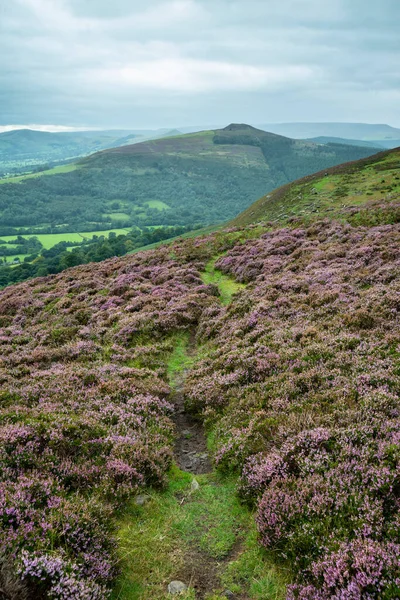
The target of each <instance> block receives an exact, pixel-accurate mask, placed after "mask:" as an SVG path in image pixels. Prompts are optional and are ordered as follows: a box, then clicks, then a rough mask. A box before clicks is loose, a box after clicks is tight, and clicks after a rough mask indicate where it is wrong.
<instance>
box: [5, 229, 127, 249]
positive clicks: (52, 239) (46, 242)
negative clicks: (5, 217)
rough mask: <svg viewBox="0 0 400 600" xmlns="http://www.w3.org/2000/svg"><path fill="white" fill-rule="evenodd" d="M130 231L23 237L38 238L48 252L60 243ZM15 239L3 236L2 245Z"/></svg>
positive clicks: (115, 230)
mask: <svg viewBox="0 0 400 600" xmlns="http://www.w3.org/2000/svg"><path fill="white" fill-rule="evenodd" d="M128 231H129V230H128V229H107V230H104V231H85V232H82V233H38V234H37V235H36V236H33V235H31V234H28V235H25V236H22V237H24V238H25V239H28V238H30V237H37V238H38V240H39V241H40V242H41V243H42V244H43V247H44V248H45V249H46V250H48V249H49V248H52V247H53V246H55V245H56V244H59V243H60V242H82V241H83V240H85V239H86V240H88V239H91V238H92V237H93V236H94V235H97V236H98V237H99V236H101V235H104V236H108V234H109V233H111V232H114V233H116V234H117V235H118V234H122V235H126V234H127V233H128ZM15 238H16V235H3V236H2V237H1V239H0V244H1V241H2V240H4V241H5V242H6V241H10V240H15Z"/></svg>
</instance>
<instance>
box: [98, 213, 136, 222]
mask: <svg viewBox="0 0 400 600" xmlns="http://www.w3.org/2000/svg"><path fill="white" fill-rule="evenodd" d="M104 216H105V218H106V219H111V220H112V221H127V220H128V219H130V218H131V217H130V215H128V213H124V212H115V213H110V214H107V215H104Z"/></svg>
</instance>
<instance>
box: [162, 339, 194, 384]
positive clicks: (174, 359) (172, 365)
mask: <svg viewBox="0 0 400 600" xmlns="http://www.w3.org/2000/svg"><path fill="white" fill-rule="evenodd" d="M188 347H189V333H188V332H183V333H180V334H178V335H177V336H176V340H175V343H174V349H173V352H172V354H171V356H170V358H169V360H168V363H167V376H168V381H169V382H170V385H171V387H174V386H175V385H176V380H177V377H178V376H179V374H181V373H182V372H183V371H185V370H186V369H189V368H190V367H191V366H192V365H193V363H194V357H192V356H190V355H189V354H188Z"/></svg>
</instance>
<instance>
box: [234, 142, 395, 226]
mask: <svg viewBox="0 0 400 600" xmlns="http://www.w3.org/2000/svg"><path fill="white" fill-rule="evenodd" d="M399 167H400V151H399V150H398V149H395V150H392V151H388V152H387V153H386V155H384V156H381V157H380V158H378V159H373V158H371V159H362V160H360V161H358V163H349V164H348V165H347V164H345V165H339V166H338V167H332V168H330V169H327V170H326V171H325V172H324V173H323V174H322V173H318V174H315V175H310V176H307V177H305V178H303V179H300V180H298V181H297V182H294V183H292V184H288V185H286V186H283V187H281V188H278V189H277V190H275V191H274V192H271V193H270V194H268V195H267V196H264V197H263V198H260V200H258V201H257V202H255V203H254V204H252V205H251V206H250V207H249V208H248V209H246V210H245V211H244V212H243V213H241V214H240V215H239V216H238V217H236V218H235V219H234V220H233V221H232V222H231V224H232V225H239V226H242V225H247V224H249V223H255V222H258V221H273V222H274V223H280V224H282V225H284V224H285V223H287V222H288V221H289V219H291V218H292V217H301V218H302V219H308V220H310V219H311V220H312V219H315V218H320V217H325V216H328V215H329V217H330V218H341V217H343V208H346V207H350V206H352V207H359V206H362V205H363V204H365V203H367V202H369V201H370V200H385V199H387V200H390V199H391V198H393V197H394V196H397V195H399V194H400V179H399Z"/></svg>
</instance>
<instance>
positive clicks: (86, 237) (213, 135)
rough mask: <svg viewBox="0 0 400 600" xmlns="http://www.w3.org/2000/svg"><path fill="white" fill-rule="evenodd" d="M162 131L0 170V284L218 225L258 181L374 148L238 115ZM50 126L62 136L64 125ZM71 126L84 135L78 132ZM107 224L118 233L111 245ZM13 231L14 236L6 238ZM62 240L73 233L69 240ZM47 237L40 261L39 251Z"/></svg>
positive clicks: (267, 186) (242, 204)
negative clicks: (279, 129) (260, 125)
mask: <svg viewBox="0 0 400 600" xmlns="http://www.w3.org/2000/svg"><path fill="white" fill-rule="evenodd" d="M17 133H18V132H10V136H11V137H13V138H15V137H17ZM22 133H24V135H25V138H26V136H28V138H29V139H30V138H32V139H30V142H31V144H33V140H34V139H35V137H36V134H38V135H39V134H40V135H39V137H41V134H42V132H30V133H29V132H28V133H27V132H22ZM92 133H93V132H92ZM169 133H178V135H173V136H172V137H171V136H169V135H168V132H165V134H164V137H161V138H159V139H153V140H148V141H146V142H143V141H142V142H138V140H140V139H141V138H140V136H138V137H137V139H136V138H135V139H136V141H137V143H134V144H130V143H129V142H130V141H132V138H131V137H129V136H126V137H124V138H121V140H123V142H124V143H123V144H122V142H121V145H120V146H118V147H114V148H111V149H106V150H104V151H101V152H97V153H94V154H92V155H91V156H89V157H87V158H83V159H81V160H79V161H78V162H74V163H70V164H67V165H62V166H56V167H53V168H51V169H45V170H43V171H37V172H34V173H29V174H27V175H16V176H11V177H7V178H3V179H1V180H0V184H2V185H0V257H1V256H2V257H3V265H2V266H0V286H4V285H7V284H9V283H16V282H18V281H23V280H25V279H27V278H29V277H33V276H36V275H41V276H43V275H46V274H54V273H58V272H60V271H61V270H62V269H63V268H67V267H69V266H74V265H78V264H83V263H85V262H88V261H90V260H93V259H95V260H97V259H98V258H99V257H100V258H103V259H104V258H109V257H111V256H113V255H114V254H113V252H114V253H115V255H117V256H121V255H123V254H125V253H126V252H129V251H132V250H134V249H135V248H140V247H142V246H145V245H146V243H147V244H152V243H154V242H157V241H159V240H162V239H167V238H173V237H175V236H176V235H179V234H182V233H185V232H187V231H190V230H195V229H202V228H204V227H207V226H214V227H215V226H219V225H220V224H221V223H222V222H224V221H226V220H228V219H230V218H232V217H234V216H236V215H237V214H238V213H240V212H241V211H242V210H243V209H244V208H246V207H247V206H248V205H249V204H251V203H252V202H253V201H255V200H256V199H258V198H259V197H260V196H261V195H262V194H263V193H265V191H266V190H267V191H268V190H272V189H273V188H276V187H277V186H279V185H281V184H283V183H287V182H288V181H290V180H292V179H296V178H297V177H299V176H301V175H305V174H308V173H310V172H313V171H315V170H317V169H319V168H322V167H324V168H325V167H326V168H327V167H330V166H331V165H335V164H337V163H339V162H342V161H345V160H349V159H351V158H359V157H364V156H368V155H370V154H371V153H374V151H375V149H374V148H372V147H356V146H349V145H346V144H329V143H328V144H324V145H323V144H317V143H314V142H306V141H301V140H293V139H289V138H285V137H282V136H278V135H274V134H270V133H268V132H265V131H261V130H257V129H255V128H253V127H250V126H249V125H245V124H238V125H235V124H232V125H230V126H228V127H226V128H224V129H220V130H212V131H203V132H195V133H188V134H179V132H169ZM11 134H12V135H11ZM28 134H29V135H28ZM2 135H3V136H4V135H5V134H2ZM59 135H60V136H61V138H60V139H66V137H65V136H68V135H70V134H59ZM62 136H64V137H62ZM71 136H72V134H71ZM76 136H78V137H79V139H81V140H86V141H87V140H89V139H92V138H90V136H89V134H87V135H86V134H85V135H83V133H79V132H77V133H76ZM76 136H75V137H76ZM25 138H23V139H25ZM44 138H45V140H46V139H47V138H48V135H47V137H46V135H44ZM72 138H73V136H72ZM1 139H2V138H1V136H0V141H1ZM51 139H53V138H51ZM73 139H75V138H73ZM110 139H111V138H110ZM112 139H114V138H112ZM25 141H26V140H25ZM103 141H104V140H103ZM21 143H22V142H21ZM59 143H61V141H59ZM215 199H217V201H215ZM156 228H159V230H160V231H159V232H158V233H156V232H155V231H154V230H155V229H156ZM138 232H139V234H138ZM140 232H141V233H140ZM152 232H153V233H152ZM110 234H111V235H112V236H113V239H111V238H110ZM114 234H116V235H117V236H118V237H119V240H118V242H119V243H118V248H116V245H117V244H116V242H115V239H114V238H115V236H114ZM138 235H141V236H142V237H141V239H140V240H139V239H138ZM17 236H21V237H22V238H23V239H24V240H25V242H24V244H22V245H21V244H19V245H18V244H17V243H16V242H15V240H16V238H17ZM94 236H97V238H98V239H99V242H98V246H97V249H96V250H94V247H93V244H90V247H89V242H90V240H93V239H94V240H95V238H94ZM31 237H34V238H37V239H38V240H39V242H40V243H41V244H42V247H40V246H39V247H38V248H35V249H34V251H30V250H29V249H28V248H27V246H29V243H28V241H27V240H29V238H31ZM2 241H4V242H6V243H5V244H2V243H1V242H2ZM10 241H11V242H12V243H14V242H15V252H14V253H11V252H10V248H11V245H7V242H8V243H9V242H10ZM72 242H77V244H76V247H75V248H74V244H72ZM86 242H88V243H86ZM63 243H64V245H62V244H63ZM31 245H32V244H31ZM23 246H25V248H24V247H23ZM53 247H54V251H52V255H51V257H50V258H51V261H49V260H48V258H49V256H48V254H46V252H44V251H50V250H52V248H53ZM71 251H72V254H73V256H70V257H68V256H67V254H66V252H71ZM53 255H54V256H55V255H57V260H53ZM19 263H21V264H19ZM7 265H8V266H7Z"/></svg>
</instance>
